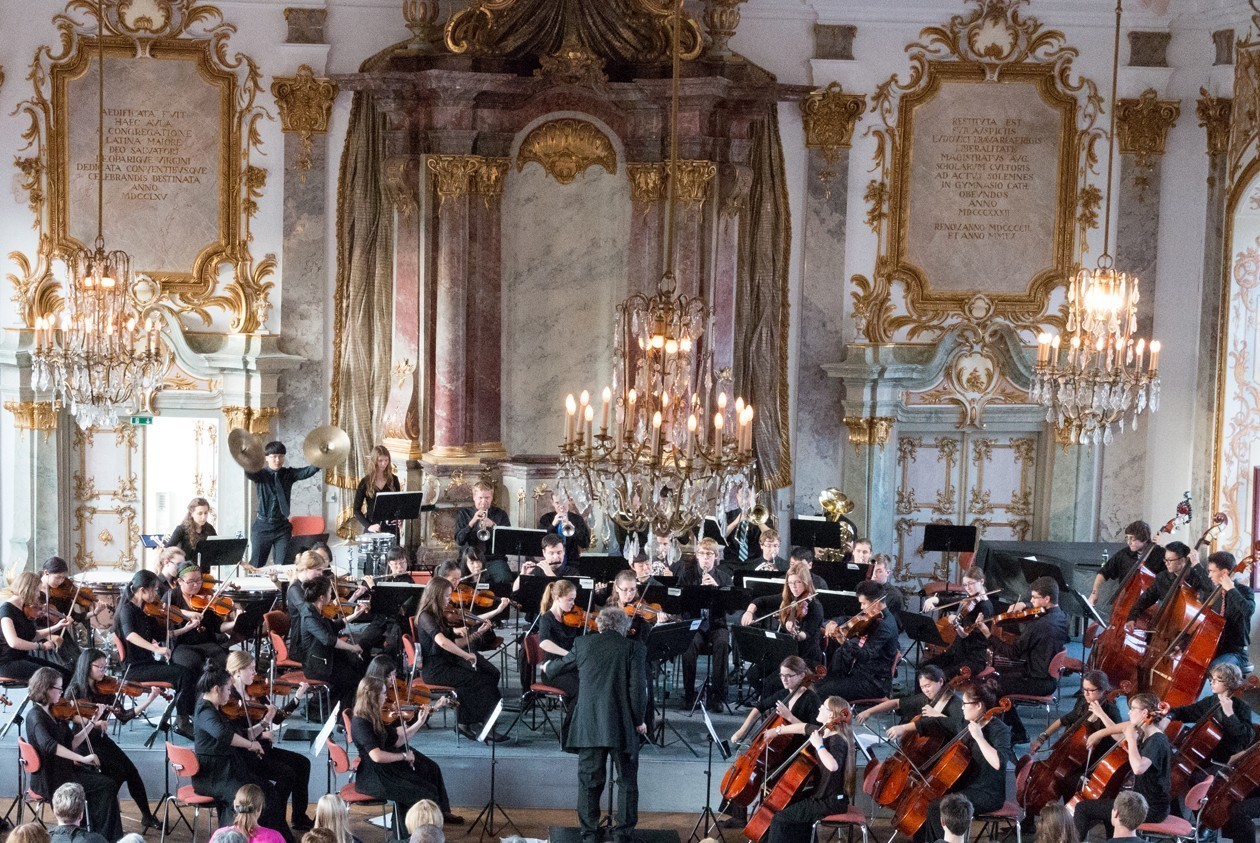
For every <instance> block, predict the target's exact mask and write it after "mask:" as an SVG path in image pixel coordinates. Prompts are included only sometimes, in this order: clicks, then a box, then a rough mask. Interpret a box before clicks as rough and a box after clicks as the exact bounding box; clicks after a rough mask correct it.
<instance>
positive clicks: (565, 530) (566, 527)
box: [560, 518, 577, 539]
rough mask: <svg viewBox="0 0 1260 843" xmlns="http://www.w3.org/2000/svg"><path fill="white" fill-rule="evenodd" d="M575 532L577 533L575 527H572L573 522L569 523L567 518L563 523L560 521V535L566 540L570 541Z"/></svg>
mask: <svg viewBox="0 0 1260 843" xmlns="http://www.w3.org/2000/svg"><path fill="white" fill-rule="evenodd" d="M576 532H577V527H574V526H573V522H572V521H570V520H569V519H568V518H565V519H564V520H563V521H561V523H560V535H562V536H564V537H565V538H566V539H571V538H573V534H574V533H576Z"/></svg>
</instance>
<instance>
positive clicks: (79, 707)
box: [48, 700, 96, 720]
mask: <svg viewBox="0 0 1260 843" xmlns="http://www.w3.org/2000/svg"><path fill="white" fill-rule="evenodd" d="M48 713H49V714H51V715H52V716H53V717H54V718H55V719H57V720H74V719H75V718H76V717H85V718H88V719H90V718H93V717H95V716H96V703H94V702H92V701H91V700H58V701H57V702H55V703H53V704H52V705H50V706H48Z"/></svg>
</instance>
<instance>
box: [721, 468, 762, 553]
mask: <svg viewBox="0 0 1260 843" xmlns="http://www.w3.org/2000/svg"><path fill="white" fill-rule="evenodd" d="M737 497H738V503H739V504H740V508H738V509H730V510H727V512H726V549H725V550H724V551H723V554H722V556H723V561H724V562H725V563H726V564H727V565H729V566H730V567H732V568H738V569H739V570H746V569H747V568H749V567H751V565H752V560H753V559H754V558H756V555H757V554H756V552H755V551H754V550H753V548H756V547H759V546H760V542H761V527H759V526H758V525H756V524H754V523H752V522H751V521H750V520H749V519H748V512H749V511H750V510H751V509H752V508H753V506H754V505H755V504H756V503H757V495H756V493H755V492H753V490H752V489H749V488H742V489H740V490H739V492H737Z"/></svg>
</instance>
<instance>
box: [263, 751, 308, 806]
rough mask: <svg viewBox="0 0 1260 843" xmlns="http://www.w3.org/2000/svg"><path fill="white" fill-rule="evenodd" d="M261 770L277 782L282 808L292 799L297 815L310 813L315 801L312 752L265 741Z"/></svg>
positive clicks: (268, 777) (265, 775)
mask: <svg viewBox="0 0 1260 843" xmlns="http://www.w3.org/2000/svg"><path fill="white" fill-rule="evenodd" d="M258 772H259V773H261V774H262V775H263V777H264V778H266V779H268V780H270V781H272V782H274V783H275V787H276V796H277V798H278V799H279V800H280V804H281V807H282V809H283V805H284V803H285V802H287V801H289V800H290V799H291V800H292V801H293V816H294V817H295V818H296V817H305V816H307V809H308V808H310V805H311V799H310V796H309V790H310V784H311V759H310V758H309V757H308V756H306V755H303V754H301V753H297V752H291V751H290V750H287V749H281V748H280V747H277V746H272V745H270V744H268V743H266V742H264V743H263V757H262V760H261V761H259V762H258ZM281 812H282V813H283V810H282V811H281Z"/></svg>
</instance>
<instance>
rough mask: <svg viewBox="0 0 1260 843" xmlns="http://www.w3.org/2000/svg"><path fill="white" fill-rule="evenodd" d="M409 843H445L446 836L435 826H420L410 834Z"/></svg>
mask: <svg viewBox="0 0 1260 843" xmlns="http://www.w3.org/2000/svg"><path fill="white" fill-rule="evenodd" d="M410 843H446V835H445V834H443V833H442V829H440V828H438V827H437V826H435V825H428V824H426V825H422V826H419V827H417V828H416V830H415V831H413V832H411V841H410Z"/></svg>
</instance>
